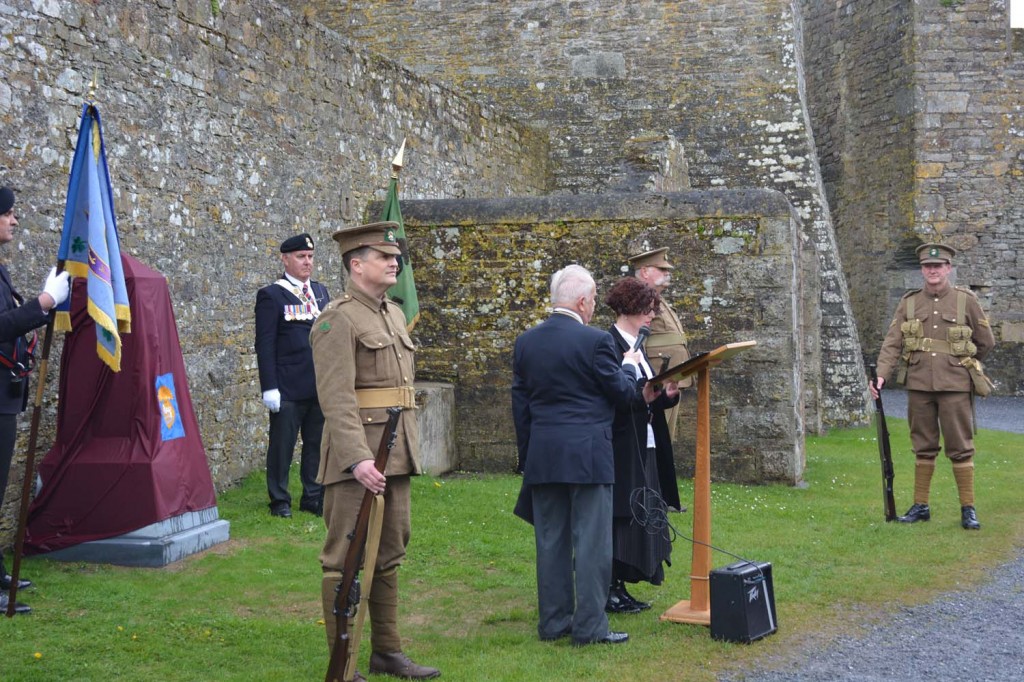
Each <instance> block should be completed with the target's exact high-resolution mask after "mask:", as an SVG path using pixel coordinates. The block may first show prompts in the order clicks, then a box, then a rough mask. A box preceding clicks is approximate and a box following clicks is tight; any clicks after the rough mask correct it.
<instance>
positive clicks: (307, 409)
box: [267, 398, 324, 509]
mask: <svg viewBox="0 0 1024 682" xmlns="http://www.w3.org/2000/svg"><path fill="white" fill-rule="evenodd" d="M323 431H324V413H323V412H321V411H320V403H319V402H318V401H317V399H316V398H311V399H309V400H282V401H281V409H280V410H279V411H277V412H271V413H270V442H269V443H268V445H267V494H268V495H269V496H270V508H271V509H274V508H276V507H290V506H291V503H292V496H291V495H290V494H289V493H288V468H289V467H290V466H291V464H292V455H293V454H294V452H295V442H296V441H297V440H298V437H299V433H300V432H301V433H302V452H301V454H300V460H299V478H300V479H301V480H302V501H301V505H302V507H303V508H304V509H319V508H320V499H321V486H320V484H319V483H317V482H316V474H317V470H318V469H319V468H320V439H321V437H322V436H323Z"/></svg>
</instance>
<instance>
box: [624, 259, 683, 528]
mask: <svg viewBox="0 0 1024 682" xmlns="http://www.w3.org/2000/svg"><path fill="white" fill-rule="evenodd" d="M628 261H629V265H630V267H632V268H633V274H634V275H635V276H636V278H637V279H638V280H640V281H641V282H644V283H646V284H649V285H651V286H652V287H654V288H655V290H657V292H658V294H659V295H661V297H662V298H661V308H660V312H659V313H658V315H657V316H656V317H655V318H654V319H653V320H651V325H650V326H651V336H650V338H648V339H647V343H646V344H645V345H644V347H645V348H646V349H647V355H648V357H650V359H651V366H652V368H653V369H654V371H655V372H656V373H657V372H661V371H663V370H665V369H668V368H669V367H673V366H675V365H678V364H680V363H682V362H686V361H687V360H688V359H689V358H690V353H689V351H688V350H687V349H686V332H685V331H683V324H682V322H680V321H679V316H678V315H676V313H675V311H674V310H672V308H671V306H669V304H668V301H667V300H666V299H665V297H664V292H665V289H667V288H668V285H669V283H670V282H671V279H672V271H673V270H674V269H675V268H674V267H673V266H672V264H671V263H669V262H668V247H664V248H661V249H655V250H653V251H645V252H644V253H638V254H636V255H635V256H630V257H629V259H628ZM691 385H693V378H692V377H687V378H686V379H683V380H682V381H680V382H679V388H680V389H684V388H688V387H689V386H691ZM678 416H679V403H677V404H676V405H675V406H674V407H672V408H670V409H668V410H666V411H665V419H666V421H667V422H668V434H669V438H670V439H671V440H672V441H675V438H676V420H677V418H678ZM657 461H658V478H659V481H660V483H661V494H662V496H663V498H664V500H665V504H666V505H668V506H669V508H670V509H672V510H674V511H679V510H680V509H682V506H681V504H680V502H679V483H678V481H677V480H676V463H675V461H674V460H673V458H672V456H671V452H664V451H661V450H659V452H658V458H657Z"/></svg>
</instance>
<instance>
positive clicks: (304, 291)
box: [256, 234, 331, 518]
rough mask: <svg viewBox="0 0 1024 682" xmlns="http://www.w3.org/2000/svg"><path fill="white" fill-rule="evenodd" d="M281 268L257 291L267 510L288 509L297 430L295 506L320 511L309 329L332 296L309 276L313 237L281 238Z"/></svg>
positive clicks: (320, 421) (285, 513)
mask: <svg viewBox="0 0 1024 682" xmlns="http://www.w3.org/2000/svg"><path fill="white" fill-rule="evenodd" d="M281 263H282V264H283V265H284V274H283V275H282V276H281V278H280V279H279V280H277V281H276V282H274V283H273V284H271V285H270V286H266V287H263V288H262V289H260V290H259V292H257V294H256V361H257V364H258V365H259V372H260V390H261V391H262V392H263V404H264V405H266V406H267V409H268V410H270V442H269V443H268V445H267V493H268V495H269V496H270V513H271V514H273V515H274V516H281V517H284V518H288V517H290V516H291V515H292V511H291V502H292V498H291V495H290V494H289V493H288V468H289V467H290V466H291V462H292V455H293V453H294V451H295V442H296V440H297V439H298V436H299V432H300V431H301V432H302V454H301V457H300V460H299V461H300V463H299V477H300V479H301V480H302V500H301V501H300V503H299V508H300V509H301V510H303V511H307V512H309V513H311V514H316V515H317V516H319V515H321V513H322V509H323V502H322V494H321V486H320V484H318V483H317V482H316V474H317V469H319V467H320V436H321V433H322V432H323V428H324V415H323V412H321V410H320V403H319V401H318V400H317V395H316V375H315V374H314V372H313V351H312V349H311V348H310V345H309V331H310V329H311V328H312V327H313V322H314V321H315V320H316V318H317V317H318V316H319V315H320V311H321V310H323V309H324V306H326V305H327V303H328V301H330V300H331V297H330V296H329V295H328V293H327V289H326V287H324V285H322V284H320V283H319V282H314V281H312V280H311V279H310V276H311V275H312V274H313V238H312V237H310V236H309V235H308V234H300V235H296V236H294V237H289V238H288V239H286V240H284V241H283V242H282V243H281Z"/></svg>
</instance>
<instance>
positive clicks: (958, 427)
mask: <svg viewBox="0 0 1024 682" xmlns="http://www.w3.org/2000/svg"><path fill="white" fill-rule="evenodd" d="M960 291H963V292H965V293H966V295H967V299H966V306H965V309H964V319H963V320H962V324H964V325H967V326H968V327H970V328H971V341H972V342H973V343H974V345H975V346H977V353H976V355H975V357H977V358H978V359H979V360H981V359H984V357H985V356H986V355H988V353H989V351H990V350H992V348H993V347H994V346H995V338H994V337H993V335H992V329H991V327H990V326H989V322H988V318H986V317H985V312H984V311H983V310H982V309H981V305H979V303H978V299H977V297H976V296H975V295H974V292H972V291H970V290H968V289H961V288H958V287H952V286H946V288H945V289H943V290H942V291H940V292H938V293H937V294H928V293H926V292H925V291H924V290H917V291H911V292H908V293H907V294H906V295H904V296H903V299H902V300H900V303H899V305H898V306H897V307H896V314H895V316H894V317H893V320H892V323H891V324H890V325H889V331H888V333H887V334H886V335H885V340H884V341H883V342H882V350H881V351H880V352H879V354H878V376H880V377H882V378H883V379H885V380H886V381H887V382H888V381H889V377H890V375H891V374H892V373H893V370H894V369H895V368H896V365H897V363H898V361H899V358H900V354H901V352H902V349H903V332H902V330H901V325H902V324H903V322H905V321H907V307H908V305H907V304H908V302H909V301H910V300H913V302H914V317H915V318H916V319H918V320H920V321H921V327H922V334H923V335H924V338H928V339H936V340H939V341H946V340H947V336H946V334H947V330H948V329H949V328H950V327H953V326H955V325H956V324H957V297H958V295H959V294H958V292H960ZM960 361H961V358H959V357H956V356H953V355H950V354H948V353H941V352H938V351H914V352H912V353H911V354H910V359H909V361H908V366H907V382H906V387H907V391H908V393H907V417H908V421H909V424H910V441H911V446H912V447H913V449H914V454H915V455H916V456H917V457H918V458H920V459H934V458H935V457H936V456H938V453H939V451H940V446H939V439H940V437H941V438H942V440H943V441H944V445H945V448H946V456H947V457H949V458H950V459H952V460H955V461H966V460H969V459H970V458H971V457H973V456H974V415H973V410H972V405H971V400H970V392H971V390H972V385H973V384H972V382H971V376H970V373H969V372H968V371H967V368H965V367H963V366H962V365H961V364H960Z"/></svg>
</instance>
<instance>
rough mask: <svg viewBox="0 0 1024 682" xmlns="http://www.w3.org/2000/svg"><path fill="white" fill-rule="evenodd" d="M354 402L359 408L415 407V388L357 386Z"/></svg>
mask: <svg viewBox="0 0 1024 682" xmlns="http://www.w3.org/2000/svg"><path fill="white" fill-rule="evenodd" d="M356 402H357V403H358V404H359V409H360V410H369V409H376V408H381V407H401V408H403V409H406V410H415V409H416V389H415V388H414V387H412V386H399V387H397V388H357V389H356Z"/></svg>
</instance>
